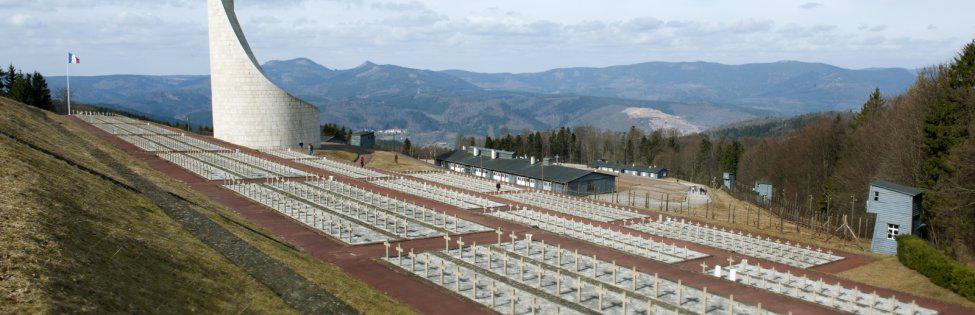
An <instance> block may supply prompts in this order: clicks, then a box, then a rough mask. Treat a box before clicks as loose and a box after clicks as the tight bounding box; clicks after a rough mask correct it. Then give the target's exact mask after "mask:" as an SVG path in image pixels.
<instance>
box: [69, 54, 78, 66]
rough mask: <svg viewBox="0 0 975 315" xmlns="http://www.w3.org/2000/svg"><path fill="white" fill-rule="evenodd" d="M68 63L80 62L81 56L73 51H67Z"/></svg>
mask: <svg viewBox="0 0 975 315" xmlns="http://www.w3.org/2000/svg"><path fill="white" fill-rule="evenodd" d="M68 63H74V64H79V63H81V58H78V55H75V54H73V53H68Z"/></svg>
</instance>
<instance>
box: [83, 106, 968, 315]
mask: <svg viewBox="0 0 975 315" xmlns="http://www.w3.org/2000/svg"><path fill="white" fill-rule="evenodd" d="M76 121H77V122H78V123H80V124H83V125H86V126H88V130H90V131H91V132H92V133H94V134H96V135H97V136H99V137H101V138H103V139H105V140H107V141H109V142H111V143H113V144H115V145H116V146H117V147H119V148H120V149H122V150H124V151H126V152H128V153H130V154H132V155H134V156H136V157H138V158H140V159H142V160H144V161H146V162H148V163H149V165H150V166H152V167H153V168H155V169H157V170H159V171H161V172H163V173H165V174H168V175H169V176H172V177H173V178H175V179H177V180H180V181H183V182H185V183H187V184H188V185H189V186H190V187H191V188H193V189H195V190H196V191H198V192H200V193H201V194H203V195H205V196H207V197H208V198H210V199H212V200H214V201H216V202H218V203H220V204H222V205H224V206H226V207H228V208H230V209H233V210H234V211H235V212H237V213H238V214H239V215H241V216H242V217H244V218H246V219H247V220H249V221H251V222H253V223H255V224H256V225H257V226H260V227H261V228H263V229H265V230H267V231H269V232H271V233H273V234H275V235H278V236H280V237H281V238H282V239H284V240H285V241H287V242H288V243H290V244H293V245H294V246H295V247H297V248H299V249H301V250H302V251H304V252H306V253H308V254H309V255H311V256H313V257H315V258H318V259H321V260H324V261H327V262H330V263H333V264H336V265H338V266H339V267H340V268H342V269H343V270H344V271H345V272H347V273H349V274H350V275H352V276H353V277H356V278H358V279H361V280H362V281H364V282H366V283H367V284H369V285H371V286H373V287H374V288H376V289H377V290H380V291H382V292H384V293H386V294H388V295H389V296H391V297H393V298H395V299H397V300H399V301H401V302H403V303H405V304H407V305H410V306H411V307H413V308H414V309H416V310H417V311H419V312H421V313H425V314H452V315H455V314H483V313H492V312H491V311H490V310H489V309H487V308H485V307H483V306H481V305H479V304H475V303H473V302H471V301H469V300H467V299H464V298H461V297H458V296H456V294H454V293H452V292H450V291H448V290H446V289H442V288H439V287H437V286H436V285H434V284H430V283H428V282H426V281H423V280H421V279H419V278H416V277H414V276H412V275H409V274H406V273H405V272H404V271H400V270H399V269H398V268H391V267H390V266H388V265H387V264H385V263H384V262H382V261H381V260H380V259H378V258H380V257H382V256H383V255H384V252H385V248H384V246H383V245H382V244H369V245H359V246H347V245H344V244H343V243H341V242H339V241H337V240H335V239H333V238H331V237H330V236H328V235H325V234H323V233H320V232H318V231H315V230H313V229H310V228H308V227H307V226H305V225H304V224H302V223H299V222H297V221H295V220H293V219H291V218H289V217H287V216H284V215H281V214H279V213H278V212H276V211H274V210H272V209H270V208H267V207H265V206H263V205H260V204H258V203H256V202H253V201H251V200H249V199H247V198H245V197H243V196H240V195H238V194H236V193H234V192H232V191H230V190H227V189H223V188H221V187H220V184H221V182H220V181H208V180H205V179H203V178H200V177H198V176H196V175H194V174H192V173H190V172H189V171H186V170H184V169H182V168H180V167H178V166H176V165H174V164H172V163H170V162H168V161H165V160H163V159H161V158H158V157H157V156H156V155H154V154H152V153H148V152H145V151H142V150H141V149H139V148H138V147H136V146H134V145H131V144H128V143H126V142H124V141H122V140H121V139H118V138H117V137H114V136H112V135H110V134H108V133H106V132H104V131H101V130H99V129H97V128H95V127H93V126H90V125H88V124H86V123H84V122H82V121H80V120H76ZM193 136H194V137H197V138H199V139H202V140H206V141H211V142H216V143H218V144H220V145H222V146H225V147H228V148H231V149H240V150H241V151H242V152H245V153H248V154H252V155H255V156H259V157H261V158H265V159H268V160H271V161H274V162H277V163H280V164H283V165H287V166H290V167H293V168H296V169H299V170H303V171H307V172H311V173H313V174H320V175H324V176H326V177H327V176H334V177H335V179H336V180H338V181H341V182H344V183H347V184H350V185H354V186H357V187H362V188H366V189H369V190H372V191H376V192H379V193H382V194H385V195H388V196H391V197H394V198H397V199H400V200H406V201H408V202H411V203H415V204H418V205H422V206H425V207H428V208H431V209H435V210H437V211H442V212H446V213H447V214H449V215H453V216H457V217H459V218H462V219H465V220H468V221H472V222H475V223H478V224H481V225H484V226H487V227H491V228H501V229H503V230H504V231H505V235H506V236H505V238H507V234H510V233H511V232H512V231H514V232H516V233H517V234H519V235H520V234H523V233H525V232H530V233H532V234H534V235H535V239H537V240H545V241H546V242H547V243H551V244H561V245H562V247H563V248H567V249H570V250H573V249H577V250H579V252H580V254H586V255H593V254H595V255H597V256H598V257H599V258H600V259H603V260H615V261H616V262H617V264H620V265H621V266H626V267H632V266H635V267H637V269H638V270H640V271H644V272H656V273H659V274H660V276H662V277H664V278H667V279H672V280H676V279H681V280H683V282H684V283H685V284H687V285H690V286H694V287H697V288H703V287H707V288H708V292H713V293H715V294H720V295H725V296H727V295H731V294H734V295H735V299H736V300H737V301H741V302H744V303H749V304H757V303H762V306H763V308H765V309H768V310H770V311H773V312H778V313H783V314H785V313H788V312H792V313H793V314H796V315H799V314H823V313H835V310H832V309H829V308H826V307H823V306H821V305H819V304H814V303H810V302H806V301H801V300H798V299H794V298H790V297H786V296H782V295H778V294H772V293H769V292H767V291H763V290H759V289H756V288H752V287H748V286H744V285H739V284H736V283H732V282H730V281H726V280H722V279H718V278H715V277H711V276H709V275H706V274H702V273H700V266H699V265H700V264H701V263H702V262H706V263H708V265H712V266H713V265H714V264H727V261H725V260H726V259H727V258H729V257H734V258H736V259H738V258H741V257H743V256H742V255H739V254H735V253H731V252H727V251H723V250H719V249H715V248H712V247H707V246H703V245H699V244H695V243H690V242H685V241H680V240H671V239H666V238H662V237H656V236H654V237H653V238H654V239H655V240H662V241H666V242H668V243H670V242H673V243H675V244H677V245H679V246H687V247H688V248H689V249H692V250H695V251H699V252H702V253H705V254H708V255H710V256H708V257H706V258H701V259H695V260H690V261H686V262H683V263H679V264H665V263H662V262H657V261H653V260H649V259H645V258H642V257H638V256H634V255H630V254H628V253H625V252H620V251H617V250H613V249H609V248H605V247H601V246H595V245H593V244H590V243H587V242H584V241H581V240H578V239H574V238H567V237H563V236H560V235H556V234H552V233H548V232H544V231H541V230H539V229H536V228H532V227H529V226H526V225H522V224H518V223H513V222H509V221H505V220H501V219H498V218H495V217H492V216H488V215H486V214H483V213H481V210H473V211H469V210H463V209H460V208H457V207H453V206H449V205H446V204H442V203H439V202H436V201H432V200H427V199H423V198H419V197H416V196H413V195H409V194H405V193H402V192H399V191H395V190H391V189H387V188H383V187H380V186H376V185H372V184H370V183H368V182H365V181H362V180H356V179H352V178H348V177H344V176H341V175H339V174H333V173H330V172H327V171H323V170H320V169H317V168H313V167H310V166H307V165H304V164H300V163H297V162H295V161H289V160H286V159H282V158H278V157H275V156H271V155H269V154H264V153H260V152H257V151H255V150H251V149H248V148H244V147H240V146H236V145H233V144H229V143H226V142H222V141H219V140H216V139H213V138H205V137H201V136H196V135H193ZM384 173H389V174H393V173H390V172H384ZM437 185H438V186H442V185H439V184H437ZM451 189H454V188H451ZM468 192H469V193H472V194H477V193H476V192H473V191H468ZM479 195H480V196H483V197H485V198H488V199H492V200H497V201H501V200H503V199H500V198H497V197H494V196H490V195H489V194H479ZM503 202H505V203H509V204H513V206H516V207H521V206H525V205H522V204H518V203H515V202H511V201H509V200H504V201H503ZM532 208H536V207H532ZM627 208H628V209H630V210H632V211H635V212H639V213H643V214H646V215H650V216H654V217H656V216H657V212H656V211H650V210H646V209H636V208H629V207H627ZM665 215H666V214H665ZM577 219H578V220H583V221H585V222H588V223H591V224H594V225H598V226H602V227H608V228H612V229H615V230H623V231H625V232H628V233H634V234H643V233H642V232H638V231H635V230H631V229H629V228H626V227H623V226H620V225H619V224H618V223H617V224H613V223H604V222H598V221H593V220H588V219H585V218H577ZM578 220H577V221H578ZM643 235H646V234H643ZM452 237H453V239H452V240H451V243H452V244H451V245H452V246H456V243H454V241H456V237H457V236H452ZM460 237H463V239H464V241H465V243H467V244H471V243H472V242H477V243H479V244H486V243H494V242H497V235H496V234H495V233H494V232H482V233H474V234H465V235H460ZM503 240H504V238H502V241H503ZM398 243H400V244H401V246H402V247H403V248H404V249H410V248H412V249H414V250H415V251H417V252H422V251H426V250H440V249H443V248H444V239H443V238H441V237H436V238H427V239H418V240H409V241H403V242H398ZM837 254H838V255H841V256H844V257H846V258H845V259H843V260H841V261H839V262H836V263H832V264H827V265H823V266H820V267H817V268H813V269H814V270H802V269H797V268H792V267H789V266H785V265H782V264H776V263H774V262H770V261H765V260H761V259H755V258H750V257H747V258H748V259H749V261H750V262H760V263H761V264H762V265H763V266H775V267H776V269H777V270H782V269H788V270H793V273H794V274H795V273H799V274H808V275H810V277H818V276H822V277H823V279H824V280H826V281H828V282H831V283H835V282H842V283H844V284H846V285H847V286H848V287H852V286H853V285H857V286H859V287H860V288H861V289H862V290H873V289H876V290H877V292H878V293H880V294H882V295H884V296H890V295H892V294H894V295H897V296H898V298H899V299H901V300H907V301H909V300H916V301H917V302H918V304H919V305H922V306H924V307H928V308H932V309H937V310H938V311H939V312H941V313H943V314H971V313H972V312H973V310H970V309H966V308H962V307H960V306H954V305H948V304H945V303H941V302H937V301H934V300H931V299H927V298H921V297H915V296H910V295H908V294H906V293H898V292H894V291H891V290H886V289H881V288H874V287H871V286H868V285H865V284H859V283H853V282H850V281H846V280H841V279H838V278H836V277H834V276H832V275H829V274H826V273H824V272H825V271H828V272H835V271H836V270H846V269H849V268H853V267H856V266H860V265H863V264H865V263H867V262H869V261H870V260H869V259H868V258H866V257H863V256H859V255H854V254H851V253H837Z"/></svg>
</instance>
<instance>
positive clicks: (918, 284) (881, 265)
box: [838, 256, 975, 307]
mask: <svg viewBox="0 0 975 315" xmlns="http://www.w3.org/2000/svg"><path fill="white" fill-rule="evenodd" d="M838 275H839V276H840V277H843V278H847V279H850V280H853V281H859V282H863V283H867V284H871V285H875V286H878V287H885V288H891V289H894V290H898V291H903V292H910V293H913V294H917V295H920V296H925V297H929V298H933V299H936V300H941V301H945V302H949V303H954V304H960V305H964V306H967V307H975V302H972V301H969V300H967V299H965V298H964V297H962V296H960V295H958V294H955V293H954V292H951V290H948V289H945V288H942V287H939V286H938V285H936V284H934V283H932V282H931V280H929V279H928V278H927V277H925V276H924V275H922V274H920V273H917V272H916V271H914V270H911V269H909V268H907V267H904V265H902V264H901V263H900V261H898V260H897V257H893V256H890V257H885V258H883V259H880V260H878V261H876V262H873V263H871V264H868V265H865V266H861V267H859V268H856V269H851V270H847V271H844V272H841V273H839V274H838Z"/></svg>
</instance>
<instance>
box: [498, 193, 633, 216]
mask: <svg viewBox="0 0 975 315" xmlns="http://www.w3.org/2000/svg"><path fill="white" fill-rule="evenodd" d="M499 197H501V198H505V199H508V200H513V201H517V202H520V203H523V204H527V205H531V206H535V207H539V208H544V209H548V210H552V211H557V212H561V213H565V214H568V215H573V216H577V217H582V218H587V219H592V220H596V221H600V222H609V221H616V220H623V219H634V218H640V217H643V215H641V214H639V213H636V212H633V211H630V210H628V209H626V208H623V207H619V206H607V205H603V204H601V203H597V202H593V201H591V200H589V199H584V198H577V197H569V196H566V195H561V194H555V193H549V192H541V191H532V192H526V193H512V194H502V195H499Z"/></svg>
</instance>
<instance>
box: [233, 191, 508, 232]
mask: <svg viewBox="0 0 975 315" xmlns="http://www.w3.org/2000/svg"><path fill="white" fill-rule="evenodd" d="M225 187H227V188H228V189H231V190H233V191H235V192H237V193H239V194H241V195H243V196H245V197H247V198H249V199H251V200H254V201H257V202H258V203H261V204H263V205H266V206H268V207H269V208H272V209H274V210H277V211H278V212H281V213H283V214H285V215H287V216H290V217H292V218H294V219H295V220H297V221H299V222H301V223H302V224H305V225H307V226H309V227H311V228H313V229H315V230H318V231H321V232H323V233H325V234H328V235H330V236H332V237H334V238H336V239H338V240H340V241H342V242H344V243H346V244H353V245H356V244H367V243H377V242H383V241H392V240H403V239H417V238H427V237H434V236H441V235H448V234H464V233H472V232H484V231H489V230H490V229H488V228H485V227H483V226H481V225H478V224H475V223H471V222H468V221H466V220H462V219H458V218H456V217H453V216H449V215H447V214H445V213H442V212H437V211H434V210H431V209H429V208H425V207H422V206H418V205H415V204H410V203H407V202H405V201H401V200H397V199H394V198H391V197H388V196H383V195H380V194H377V193H374V192H371V191H368V190H365V189H362V188H358V187H355V186H352V185H348V184H345V183H341V182H338V181H335V180H326V179H321V178H318V179H316V180H312V181H287V180H271V182H270V183H232V184H230V185H226V186H225Z"/></svg>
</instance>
